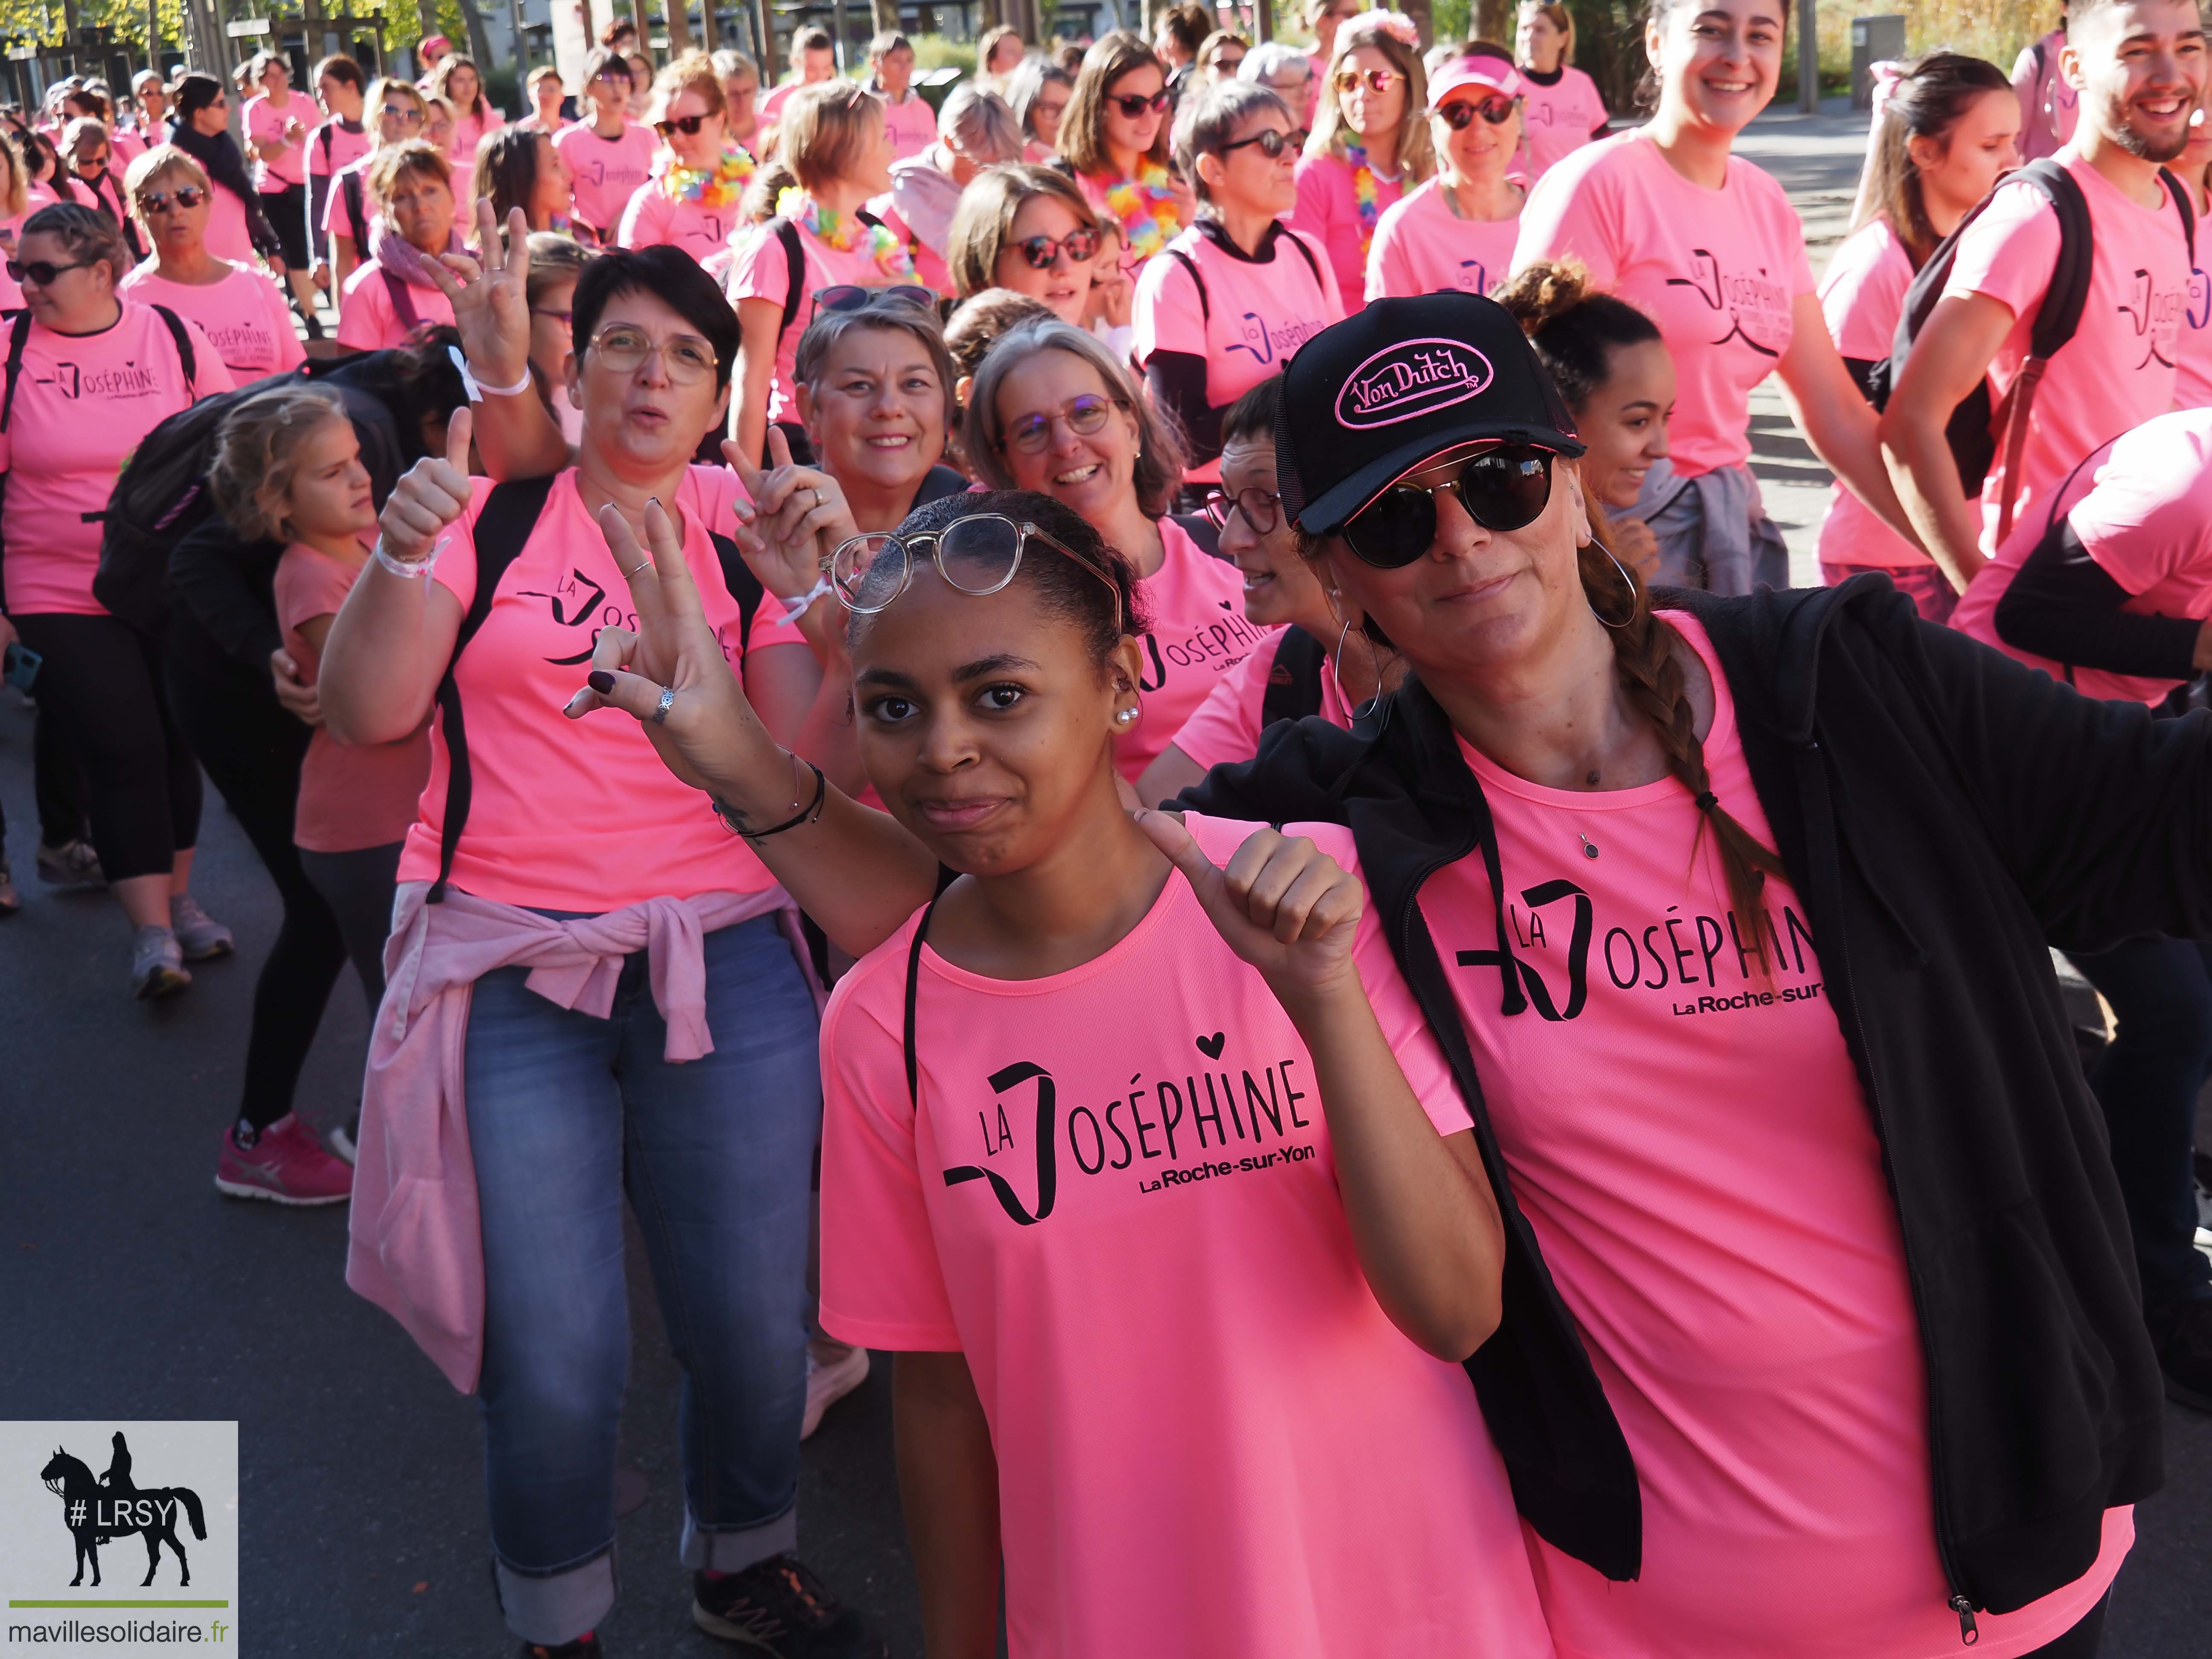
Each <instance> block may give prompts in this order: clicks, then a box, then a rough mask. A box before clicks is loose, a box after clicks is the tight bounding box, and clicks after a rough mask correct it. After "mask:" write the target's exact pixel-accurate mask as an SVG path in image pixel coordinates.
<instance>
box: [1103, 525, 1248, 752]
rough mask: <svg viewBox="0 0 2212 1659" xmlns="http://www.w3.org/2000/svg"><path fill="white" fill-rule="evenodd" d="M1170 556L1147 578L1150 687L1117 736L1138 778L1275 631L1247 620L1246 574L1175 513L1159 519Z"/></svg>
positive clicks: (1146, 682)
mask: <svg viewBox="0 0 2212 1659" xmlns="http://www.w3.org/2000/svg"><path fill="white" fill-rule="evenodd" d="M1159 526H1160V540H1161V542H1162V544H1164V547H1165V549H1166V555H1167V556H1166V557H1164V559H1162V560H1161V561H1160V568H1158V570H1155V571H1154V572H1153V573H1152V574H1151V575H1149V576H1147V577H1146V578H1145V579H1144V580H1143V581H1141V582H1139V584H1138V585H1137V586H1138V591H1139V593H1140V594H1141V595H1142V597H1143V599H1144V601H1145V607H1146V610H1147V611H1150V612H1151V614H1152V626H1151V627H1150V628H1149V629H1146V630H1145V635H1144V638H1143V641H1142V643H1143V645H1144V660H1145V667H1144V673H1143V675H1142V677H1141V678H1139V680H1138V682H1137V690H1139V691H1140V692H1141V693H1143V696H1141V697H1140V698H1139V702H1138V714H1137V721H1136V724H1135V725H1134V726H1131V727H1130V728H1129V729H1128V730H1127V732H1122V733H1121V734H1120V735H1118V736H1117V737H1115V739H1114V758H1115V763H1117V764H1119V765H1120V767H1121V775H1122V776H1123V777H1125V778H1127V779H1128V780H1129V781H1130V782H1132V783H1134V782H1135V781H1137V779H1138V778H1139V776H1140V775H1142V774H1143V772H1144V769H1146V767H1147V766H1150V765H1151V764H1152V761H1153V759H1154V757H1157V756H1158V754H1159V752H1160V750H1163V749H1164V748H1166V747H1167V746H1168V744H1170V743H1172V742H1174V741H1175V735H1176V732H1180V731H1182V727H1183V723H1184V722H1185V721H1186V720H1189V718H1190V717H1191V715H1192V714H1195V713H1196V712H1197V710H1198V706H1199V705H1200V703H1202V702H1205V701H1206V698H1207V697H1208V696H1210V695H1211V694H1212V690H1213V688H1214V687H1215V686H1216V685H1218V684H1220V683H1221V678H1222V676H1224V675H1225V674H1226V673H1228V671H1230V670H1231V669H1232V668H1234V667H1236V666H1237V664H1238V663H1240V662H1242V661H1243V660H1244V659H1245V658H1246V657H1247V656H1249V655H1250V654H1251V653H1252V652H1254V651H1255V650H1257V649H1260V648H1261V647H1263V646H1264V645H1265V644H1266V643H1267V641H1270V640H1271V639H1272V638H1273V635H1274V632H1275V630H1274V629H1272V628H1257V627H1255V626H1254V625H1253V624H1252V623H1249V622H1247V621H1246V620H1245V619H1244V577H1243V573H1242V572H1240V571H1239V570H1238V569H1237V567H1236V566H1235V565H1233V564H1231V563H1230V562H1229V561H1228V560H1226V559H1217V558H1215V557H1214V556H1212V554H1210V553H1208V552H1207V551H1206V550H1205V549H1204V548H1202V547H1200V545H1199V544H1197V543H1196V542H1194V541H1193V540H1191V538H1190V532H1188V531H1187V530H1185V529H1184V528H1183V527H1182V526H1181V525H1179V524H1177V523H1176V521H1175V520H1173V519H1162V520H1160V521H1159Z"/></svg>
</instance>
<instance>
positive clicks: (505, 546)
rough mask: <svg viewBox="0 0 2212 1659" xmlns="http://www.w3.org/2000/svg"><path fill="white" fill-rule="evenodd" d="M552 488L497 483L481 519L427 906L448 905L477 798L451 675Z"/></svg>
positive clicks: (441, 705) (534, 482)
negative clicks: (433, 877)
mask: <svg viewBox="0 0 2212 1659" xmlns="http://www.w3.org/2000/svg"><path fill="white" fill-rule="evenodd" d="M552 489H553V475H552V474H550V473H548V474H547V475H546V476H545V477H542V478H517V479H513V480H511V481H510V482H508V483H499V484H494V485H493V486H492V489H491V494H490V495H489V496H487V497H486V498H485V500H484V510H483V513H482V514H481V515H479V516H478V518H477V526H476V548H477V591H476V594H475V597H473V598H472V599H470V601H469V608H468V611H467V612H466V613H465V615H464V616H463V617H461V627H460V631H459V634H457V635H455V636H454V638H453V659H452V660H451V661H449V662H447V665H446V674H445V678H443V679H441V680H440V681H439V682H438V711H439V716H440V724H439V728H438V729H439V731H440V732H441V734H442V735H443V737H444V738H445V743H446V817H445V822H444V823H443V824H442V825H441V828H440V835H439V845H438V879H437V880H436V881H435V883H433V884H432V885H431V888H430V891H429V895H428V899H427V900H426V902H428V903H431V904H440V903H442V902H444V901H445V897H446V884H447V882H448V881H449V880H451V879H452V878H453V849H454V848H456V847H457V846H459V844H460V839H461V831H462V830H463V829H465V828H466V827H467V825H468V822H469V797H470V795H471V793H473V779H472V776H471V773H470V770H469V737H468V728H467V726H466V725H465V723H464V722H463V720H462V719H461V688H460V685H459V683H458V682H457V681H456V680H455V679H454V678H453V670H454V668H455V667H456V666H457V665H459V662H460V660H461V653H462V652H464V651H465V650H467V649H468V648H469V641H471V640H472V639H474V638H475V637H476V635H477V629H480V628H482V627H483V625H484V619H485V618H486V617H489V616H490V615H491V605H492V597H493V594H494V593H495V592H496V591H497V589H498V587H499V579H500V578H501V576H503V575H505V574H507V566H509V565H511V564H513V562H514V561H515V556H516V555H518V554H520V552H521V551H522V548H523V544H525V543H526V542H527V541H528V540H529V539H530V532H532V531H533V530H535V529H536V528H537V527H538V514H539V513H543V512H544V510H545V497H546V496H547V495H549V494H550V492H551V490H552Z"/></svg>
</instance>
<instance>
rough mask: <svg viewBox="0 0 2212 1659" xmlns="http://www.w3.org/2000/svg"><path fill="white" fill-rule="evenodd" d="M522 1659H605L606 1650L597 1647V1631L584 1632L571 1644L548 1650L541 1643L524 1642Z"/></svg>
mask: <svg viewBox="0 0 2212 1659" xmlns="http://www.w3.org/2000/svg"><path fill="white" fill-rule="evenodd" d="M522 1659H606V1650H605V1648H602V1647H601V1646H600V1645H599V1632H597V1631H589V1630H587V1631H586V1632H584V1633H583V1634H582V1635H581V1636H579V1637H578V1638H576V1639H575V1640H574V1641H573V1642H563V1643H562V1644H561V1645H560V1646H558V1647H553V1648H549V1647H547V1646H546V1645H545V1644H544V1643H542V1642H525V1643H524V1644H522Z"/></svg>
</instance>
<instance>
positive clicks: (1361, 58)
mask: <svg viewBox="0 0 2212 1659" xmlns="http://www.w3.org/2000/svg"><path fill="white" fill-rule="evenodd" d="M1403 27H1405V21H1404V20H1403V19H1402V18H1400V17H1398V16H1397V15H1395V13H1385V14H1378V15H1376V16H1375V17H1373V18H1366V17H1362V18H1358V19H1355V20H1354V21H1352V22H1350V23H1347V24H1346V25H1345V26H1344V27H1342V28H1340V29H1339V30H1338V31H1337V35H1336V58H1335V61H1334V67H1333V68H1332V69H1331V70H1330V71H1329V76H1328V82H1327V83H1326V84H1325V85H1324V86H1323V87H1322V89H1321V106H1320V111H1321V112H1320V117H1319V118H1318V119H1316V121H1315V123H1314V130H1313V136H1312V137H1310V138H1308V139H1307V140H1306V154H1305V159H1304V161H1301V162H1300V163H1299V164H1298V204H1297V212H1296V213H1295V214H1293V215H1292V216H1291V225H1292V226H1293V227H1294V228H1297V229H1299V230H1302V231H1304V232H1305V233H1306V234H1308V235H1309V236H1312V237H1316V238H1317V239H1318V240H1320V241H1321V242H1322V245H1323V246H1326V247H1327V248H1328V258H1329V264H1331V265H1332V266H1333V267H1334V269H1335V271H1336V285H1337V288H1338V289H1339V290H1340V291H1341V292H1342V293H1344V294H1345V295H1352V296H1362V302H1363V303H1364V295H1365V294H1366V291H1367V256H1368V253H1369V252H1370V249H1371V248H1372V246H1373V245H1374V240H1375V231H1376V227H1377V226H1378V225H1379V224H1380V223H1381V222H1382V219H1383V215H1384V214H1385V213H1387V212H1389V210H1390V209H1391V208H1392V207H1393V206H1395V204H1397V202H1398V200H1399V198H1400V197H1402V196H1403V195H1404V194H1405V193H1406V191H1407V190H1409V189H1411V188H1412V187H1413V186H1414V185H1419V184H1421V183H1424V182H1425V180H1426V179H1428V177H1429V175H1430V174H1431V173H1433V172H1434V171H1436V153H1435V151H1434V149H1432V148H1431V144H1430V142H1429V125H1428V120H1427V117H1426V115H1425V109H1426V106H1427V99H1428V91H1427V88H1428V79H1427V76H1425V74H1424V73H1423V71H1422V69H1421V59H1420V52H1419V46H1416V45H1414V44H1412V43H1410V42H1408V41H1407V40H1405V39H1404V38H1402V36H1401V34H1400V33H1399V32H1398V31H1400V30H1401V29H1402V28H1403ZM1346 303H1347V304H1349V303H1350V302H1349V300H1347V301H1346ZM1353 308H1354V309H1357V307H1353Z"/></svg>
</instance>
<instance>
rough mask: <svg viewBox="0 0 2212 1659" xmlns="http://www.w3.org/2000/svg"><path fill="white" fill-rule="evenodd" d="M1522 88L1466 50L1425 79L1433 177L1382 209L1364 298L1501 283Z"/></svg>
mask: <svg viewBox="0 0 2212 1659" xmlns="http://www.w3.org/2000/svg"><path fill="white" fill-rule="evenodd" d="M1526 92H1527V87H1526V84H1525V83H1524V82H1523V81H1522V77H1521V75H1520V73H1519V72H1518V71H1517V70H1515V69H1514V67H1513V65H1512V64H1509V63H1506V62H1504V60H1503V59H1502V58H1492V57H1478V56H1474V55H1472V54H1470V55H1469V56H1468V57H1465V58H1460V59H1459V60H1458V61H1456V62H1455V63H1450V64H1445V65H1444V66H1443V68H1441V69H1440V70H1437V78H1436V79H1435V80H1434V81H1433V82H1431V83H1430V86H1429V135H1430V137H1431V140H1432V142H1433V143H1435V145H1436V150H1437V176H1436V177H1435V178H1433V179H1430V180H1429V181H1428V183H1426V184H1425V185H1421V186H1420V187H1419V188H1418V189H1417V190H1415V191H1413V193H1412V194H1411V195H1409V196H1407V197H1405V198H1404V199H1403V200H1401V201H1400V202H1399V203H1398V204H1396V205H1395V206H1394V207H1393V208H1391V209H1390V210H1389V212H1387V213H1385V214H1384V215H1383V217H1382V220H1381V222H1379V223H1377V224H1376V227H1375V240H1374V243H1373V245H1372V246H1370V248H1369V249H1368V252H1367V289H1366V297H1367V298H1368V299H1370V300H1379V299H1382V298H1383V297H1384V296H1385V295H1399V296H1401V297H1402V296H1406V295H1415V294H1434V293H1437V291H1439V290H1440V289H1452V288H1455V289H1464V290H1465V291H1466V292H1468V293H1469V294H1487V293H1489V292H1490V291H1491V290H1492V289H1494V288H1496V287H1497V286H1498V284H1499V283H1502V282H1504V280H1505V273H1506V271H1507V270H1508V269H1509V268H1510V266H1511V264H1512V263H1513V241H1514V238H1515V237H1516V236H1517V235H1518V234H1520V230H1521V209H1522V205H1523V204H1525V203H1526V202H1527V201H1528V187H1527V186H1526V185H1524V184H1523V183H1522V181H1521V180H1520V179H1516V178H1515V177H1513V176H1511V174H1510V173H1509V172H1508V169H1509V168H1510V167H1511V166H1512V165H1513V161H1514V156H1515V154H1516V151H1517V150H1518V149H1520V145H1521V135H1522V114H1523V110H1524V106H1523V103H1522V99H1523V97H1524V95H1525V94H1526Z"/></svg>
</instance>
